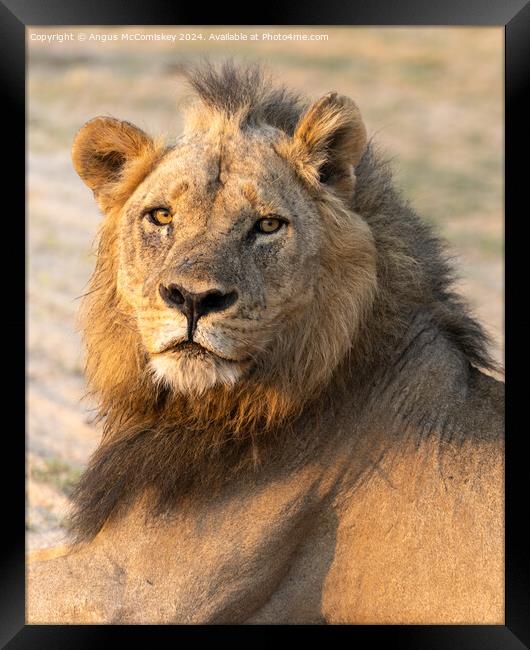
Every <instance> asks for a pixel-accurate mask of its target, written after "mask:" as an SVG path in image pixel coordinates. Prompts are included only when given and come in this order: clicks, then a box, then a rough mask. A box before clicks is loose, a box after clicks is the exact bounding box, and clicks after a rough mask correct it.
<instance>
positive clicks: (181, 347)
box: [155, 341, 240, 363]
mask: <svg viewBox="0 0 530 650" xmlns="http://www.w3.org/2000/svg"><path fill="white" fill-rule="evenodd" d="M171 353H174V354H178V353H181V354H185V355H186V356H188V357H191V358H197V359H204V358H206V357H218V358H219V359H222V360H223V361H230V362H232V363H240V360H238V359H230V358H229V357H225V356H223V355H221V354H219V353H218V352H214V351H213V350H209V349H208V348H205V347H204V346H203V345H200V343H197V342H196V341H173V342H170V343H168V344H167V345H166V346H165V347H164V348H162V349H161V350H159V351H158V352H156V353H155V354H171Z"/></svg>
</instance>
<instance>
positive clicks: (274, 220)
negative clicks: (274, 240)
mask: <svg viewBox="0 0 530 650" xmlns="http://www.w3.org/2000/svg"><path fill="white" fill-rule="evenodd" d="M283 225H285V221H283V220H282V219H278V217H264V218H263V219H260V220H259V221H257V222H256V230H257V231H258V232H262V233H265V234H266V235H270V234H271V233H273V232H276V231H277V230H279V229H280V228H281V227H282V226H283Z"/></svg>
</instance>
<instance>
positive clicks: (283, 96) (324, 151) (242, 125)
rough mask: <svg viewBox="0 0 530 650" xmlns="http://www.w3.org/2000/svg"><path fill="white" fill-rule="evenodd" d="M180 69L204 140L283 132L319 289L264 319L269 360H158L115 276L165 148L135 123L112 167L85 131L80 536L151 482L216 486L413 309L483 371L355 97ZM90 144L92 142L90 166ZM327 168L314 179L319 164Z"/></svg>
mask: <svg viewBox="0 0 530 650" xmlns="http://www.w3.org/2000/svg"><path fill="white" fill-rule="evenodd" d="M188 77H189V81H190V83H191V85H192V86H193V87H194V89H195V91H196V93H197V96H198V98H197V99H198V101H196V103H195V104H194V106H193V108H190V109H189V111H188V121H187V126H186V129H187V132H188V133H190V132H191V133H193V132H194V130H200V129H207V130H208V131H209V132H210V135H211V132H212V129H214V130H215V129H216V128H218V127H220V126H221V125H222V127H223V129H225V130H226V128H230V129H233V131H234V133H237V134H238V137H245V133H246V132H251V131H252V129H254V128H258V129H259V128H261V129H262V130H264V131H263V132H264V133H266V132H267V128H269V127H268V125H270V126H271V127H274V130H275V132H276V133H277V132H278V130H279V131H281V132H282V133H283V136H282V137H280V138H279V139H278V138H276V140H275V142H274V146H275V147H276V150H277V152H278V153H279V155H281V156H282V157H283V160H285V161H286V162H287V163H288V164H289V165H291V166H292V168H293V169H294V170H295V172H296V178H295V179H294V180H293V181H292V183H293V186H292V191H293V192H294V191H295V189H296V191H304V192H305V193H306V196H307V197H308V200H311V201H312V203H313V205H314V206H315V207H316V209H317V210H318V213H319V215H320V218H321V223H322V229H321V233H322V240H321V242H322V243H321V247H320V259H319V271H318V282H316V283H315V289H314V294H313V297H312V301H311V303H310V304H309V305H308V306H307V307H306V308H304V309H303V310H301V311H300V313H297V314H294V315H293V314H290V315H289V317H288V318H286V319H285V320H282V319H281V318H279V319H278V321H277V327H276V328H275V330H274V331H272V330H271V329H270V328H268V327H265V326H264V328H263V332H262V334H261V336H262V338H263V350H264V351H265V352H266V353H264V354H260V353H259V350H258V347H259V346H258V347H256V354H255V355H254V357H253V358H252V360H251V362H249V365H248V366H245V367H243V366H241V367H239V366H231V365H230V362H227V363H224V362H223V361H222V360H217V359H215V360H214V359H213V358H211V359H209V360H208V361H206V362H204V361H201V364H202V365H200V366H199V365H197V363H196V362H195V361H194V359H193V358H181V359H179V360H178V361H175V359H171V358H169V357H165V358H155V359H153V357H152V355H150V353H149V351H148V350H147V348H146V345H145V342H144V341H143V340H142V336H141V333H140V330H139V320H138V315H137V311H135V308H133V307H132V306H131V303H130V300H128V299H127V298H126V296H124V292H123V290H122V289H121V288H120V287H121V286H122V285H120V284H119V283H118V276H119V266H120V259H119V254H118V252H119V250H118V249H119V246H118V241H119V224H120V215H121V212H122V209H123V206H124V205H125V203H126V201H127V199H128V197H129V196H130V195H131V193H132V192H133V190H134V188H135V187H136V186H137V185H138V183H140V182H141V181H142V179H144V178H146V177H148V176H149V174H151V173H152V172H153V170H156V166H157V164H158V162H159V161H160V160H161V159H162V158H163V156H164V155H165V153H166V152H167V150H166V149H165V148H164V146H163V145H162V144H160V143H158V144H157V143H153V142H152V141H151V140H150V139H149V138H148V137H147V136H145V134H143V135H142V132H140V131H139V130H138V132H137V133H136V132H133V134H134V135H133V137H132V139H133V142H132V143H130V142H129V143H128V144H129V146H130V147H132V149H134V152H135V153H134V155H133V157H132V158H126V159H125V162H123V161H122V162H123V164H122V165H121V166H120V165H117V164H116V163H115V161H113V158H112V155H109V153H108V152H109V151H112V149H113V143H112V136H111V135H110V134H109V132H108V129H107V127H106V125H105V130H104V133H103V134H101V133H99V132H98V128H94V129H88V131H81V133H80V136H78V139H77V140H76V142H75V144H74V152H73V158H74V164H75V165H76V168H77V169H78V171H79V173H80V175H81V176H84V179H85V182H87V184H89V185H90V186H91V187H92V189H94V191H95V195H96V199H97V200H98V202H99V204H100V206H101V208H102V210H103V211H104V213H105V218H104V220H103V221H102V224H101V230H100V236H99V247H98V255H97V263H96V268H95V272H94V275H93V277H92V280H91V282H90V286H89V289H88V292H87V294H86V297H85V299H84V303H83V309H82V313H81V323H82V327H83V329H84V334H85V341H86V346H87V365H86V371H87V379H88V382H89V386H90V389H91V391H92V393H93V395H94V396H95V397H96V398H97V400H98V403H99V412H100V415H101V417H102V419H103V421H104V438H103V443H102V445H101V447H100V448H99V449H98V451H97V452H96V454H95V456H94V457H93V459H92V460H91V463H90V465H89V468H88V470H87V472H86V473H85V475H84V477H83V479H82V480H81V482H80V485H79V487H78V489H77V491H76V494H75V495H74V500H75V502H76V514H75V516H74V518H73V528H74V530H75V531H76V533H77V534H78V536H80V537H87V536H88V537H89V536H92V535H94V534H95V533H96V532H97V531H98V530H99V528H100V527H101V526H102V525H103V523H104V522H105V520H106V519H107V518H108V517H109V516H110V515H111V514H112V513H114V512H115V511H116V509H117V508H118V507H119V506H120V505H122V504H123V503H125V502H126V501H127V500H128V499H130V498H132V497H133V496H134V494H137V493H138V492H142V491H144V490H146V489H150V488H152V487H154V488H155V489H157V488H158V491H159V498H160V500H161V501H163V502H164V503H165V504H166V505H167V504H168V503H171V504H175V503H176V502H177V501H178V495H179V494H180V493H182V492H183V491H184V490H186V489H187V488H188V486H189V485H190V483H192V482H194V481H195V482H197V481H199V482H200V483H201V484H203V485H205V484H210V483H215V482H216V481H220V480H225V479H226V478H227V476H233V475H234V472H244V471H247V470H248V469H249V468H252V467H256V464H259V462H260V458H262V455H261V450H262V449H263V448H265V447H266V446H267V444H269V446H270V444H271V443H270V441H271V440H275V437H274V436H277V434H278V432H280V431H281V432H282V435H288V431H289V422H292V421H294V420H295V419H296V418H297V417H299V416H300V415H301V414H302V413H303V412H304V409H306V408H308V407H309V405H311V403H314V401H315V399H316V398H317V397H319V396H325V395H326V393H329V392H330V391H333V390H338V386H340V385H341V383H344V381H346V378H348V377H351V376H357V377H359V378H360V377H363V376H368V373H369V369H370V368H374V367H377V366H378V364H384V363H385V354H386V353H387V352H388V350H391V349H392V347H393V345H394V344H395V342H396V341H397V340H399V338H400V337H401V336H402V335H403V333H404V332H405V330H406V327H407V323H408V321H409V318H410V314H411V313H413V312H414V310H415V309H417V308H418V307H419V306H423V307H426V308H428V309H429V310H430V312H431V313H432V315H433V318H435V319H436V321H437V323H438V325H439V326H440V328H441V329H442V330H443V331H444V332H446V333H447V336H448V337H450V338H451V339H452V340H454V341H455V344H456V345H457V346H458V347H459V349H461V350H462V352H463V353H464V354H465V355H466V356H467V358H468V359H469V360H470V361H471V362H472V363H474V364H475V365H478V366H482V367H490V366H491V361H490V359H489V357H488V355H487V352H486V348H485V338H484V335H483V333H482V330H481V328H480V327H479V326H478V325H477V323H476V322H475V321H474V320H473V319H472V318H471V317H470V316H468V314H467V311H466V308H465V306H464V305H463V303H462V302H461V300H460V299H459V298H458V297H457V296H456V295H455V294H453V293H452V291H451V290H450V284H451V281H452V278H451V271H450V267H449V266H448V264H447V262H446V261H445V259H444V257H443V254H442V252H441V248H440V245H439V243H438V241H437V240H436V238H434V237H433V236H432V234H431V233H430V231H429V230H428V228H427V227H426V226H425V225H424V224H422V223H421V222H420V221H419V220H418V219H417V217H416V216H415V215H414V214H413V213H412V211H411V210H410V209H409V208H408V207H406V206H405V205H403V203H402V202H401V201H400V199H399V198H398V196H397V195H396V193H395V192H394V190H393V189H392V185H391V181H390V174H389V171H388V168H387V166H386V164H385V163H384V162H381V161H380V160H378V158H377V156H375V155H374V153H373V149H372V147H370V146H366V142H365V130H364V126H363V125H362V121H361V119H360V113H359V111H358V109H357V107H356V106H355V104H353V102H351V100H347V99H346V98H341V97H337V96H336V95H330V96H326V98H323V99H322V100H319V102H318V103H317V104H318V106H316V108H315V105H312V106H309V105H308V103H307V102H305V101H302V100H300V99H299V98H297V97H295V96H293V95H291V94H289V93H287V92H286V91H284V90H282V89H280V90H277V89H276V90H275V89H274V88H273V87H271V86H269V85H268V83H267V80H266V79H265V80H264V78H263V77H262V76H261V75H260V74H259V73H258V72H257V71H255V70H252V69H250V71H249V70H240V71H238V70H237V69H236V68H233V67H230V66H226V67H225V68H224V69H222V70H221V71H215V70H213V69H210V68H203V69H198V70H191V71H190V72H188ZM97 126H98V125H97V124H96V127H97ZM85 129H86V127H85ZM102 135H104V138H103V142H102V144H101V137H102ZM114 135H115V134H114ZM121 135H122V136H123V133H122V134H121ZM90 137H92V138H94V139H96V140H98V142H99V143H100V144H99V145H98V147H99V153H98V156H97V157H96V158H93V159H91V158H90V156H89V155H88V153H87V151H90V150H92V151H93V150H94V146H92V147H91V146H90V142H89V143H88V146H87V140H89V141H90ZM127 137H129V136H127ZM115 148H117V149H120V148H122V149H123V145H122V143H121V142H118V143H116V146H115ZM109 160H110V163H109ZM326 164H327V165H328V168H327V169H326V174H327V178H326V183H322V182H320V181H319V172H318V169H319V168H320V169H321V170H322V168H323V166H325V165H326ZM102 165H103V166H102ZM116 169H119V171H118V172H116ZM105 174H107V175H108V177H107V178H105ZM293 178H294V176H293ZM289 182H290V181H289ZM288 189H289V188H288ZM127 281H129V283H130V284H133V281H132V280H131V278H125V279H124V280H123V282H124V285H123V286H125V284H127ZM286 281H287V282H288V281H289V280H288V279H287V280H286ZM241 336H242V337H243V338H244V333H242V335H241ZM277 444H280V443H277ZM153 468H155V469H156V472H155V476H153V471H154V470H153ZM150 472H151V473H150ZM164 472H165V474H164ZM157 476H158V477H159V478H156V477H157ZM157 481H158V484H157Z"/></svg>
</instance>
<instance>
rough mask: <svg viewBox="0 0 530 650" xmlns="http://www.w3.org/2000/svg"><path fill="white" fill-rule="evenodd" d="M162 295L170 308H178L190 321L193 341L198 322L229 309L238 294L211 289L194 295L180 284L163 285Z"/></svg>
mask: <svg viewBox="0 0 530 650" xmlns="http://www.w3.org/2000/svg"><path fill="white" fill-rule="evenodd" d="M159 291H160V295H161V296H162V299H163V300H164V302H165V303H166V305H168V306H169V307H176V308H177V309H178V310H180V311H181V312H182V313H183V314H184V315H185V316H186V318H187V320H188V339H189V340H190V341H191V340H192V339H193V333H194V332H195V328H196V327H197V321H198V320H199V318H200V317H201V316H206V314H211V313H212V312H216V311H223V310H224V309H228V307H230V306H231V305H233V304H234V303H235V301H236V300H237V292H236V291H231V292H230V293H223V292H222V291H219V290H218V289H210V290H209V291H203V292H202V293H192V292H191V291H188V290H187V289H185V288H184V287H182V286H180V285H178V284H168V285H167V286H165V285H163V284H161V285H160V288H159Z"/></svg>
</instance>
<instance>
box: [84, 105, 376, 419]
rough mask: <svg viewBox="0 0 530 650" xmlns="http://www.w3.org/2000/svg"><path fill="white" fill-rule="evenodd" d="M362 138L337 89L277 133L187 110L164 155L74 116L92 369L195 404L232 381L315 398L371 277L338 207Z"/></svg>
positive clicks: (282, 399) (122, 127) (355, 227)
mask: <svg viewBox="0 0 530 650" xmlns="http://www.w3.org/2000/svg"><path fill="white" fill-rule="evenodd" d="M365 144H366V135H365V129H364V125H363V123H362V120H361V119H360V115H359V111H358V109H357V107H356V106H355V104H354V103H353V102H352V101H351V100H349V99H347V98H345V97H338V96H337V95H335V94H332V95H326V96H325V97H323V98H322V99H321V100H319V101H317V102H315V103H314V104H313V105H312V106H310V107H309V109H307V110H306V112H305V113H303V114H301V115H300V117H299V121H298V125H297V126H296V128H295V129H294V131H293V132H289V133H287V132H286V131H285V130H282V129H280V128H277V127H275V126H273V125H271V124H270V123H268V122H267V121H266V120H262V119H257V118H256V119H255V120H246V119H245V116H244V111H243V110H242V111H241V112H240V113H239V114H230V115H229V114H226V113H223V112H222V111H219V110H215V109H211V108H210V107H208V106H204V105H200V106H199V108H198V109H195V110H194V111H193V112H190V113H189V114H188V116H187V122H186V129H185V131H184V134H183V136H182V137H181V138H180V140H179V141H178V142H177V144H176V145H175V146H174V147H172V148H170V149H166V148H164V147H162V146H161V145H158V144H157V143H155V142H153V140H151V138H149V137H148V136H147V135H146V134H145V133H143V131H141V130H140V129H138V128H137V127H134V126H133V125H131V124H128V123H126V122H120V121H119V120H115V119H113V118H95V119H94V120H91V121H90V122H88V123H87V124H86V125H85V126H84V127H83V128H82V129H81V131H80V132H79V134H78V136H77V138H76V140H75V142H74V147H73V160H74V165H75V167H76V170H77V171H78V173H79V174H80V176H81V177H82V178H83V180H84V181H85V182H86V183H87V185H88V186H89V187H90V188H92V190H93V191H94V193H95V196H96V199H97V200H98V203H99V204H100V206H101V207H102V209H103V211H104V212H105V213H106V222H105V223H106V225H104V227H103V235H102V239H101V244H100V253H99V260H98V268H97V270H96V274H95V279H94V287H95V291H96V293H95V294H94V297H93V298H92V299H91V304H94V305H95V307H94V308H93V309H92V312H91V314H92V315H91V314H89V318H91V319H92V322H93V323H95V317H94V314H96V313H97V315H98V319H100V320H99V321H98V323H99V327H100V329H101V328H103V329H104V327H106V328H107V329H108V330H109V332H110V333H109V334H108V335H107V338H106V341H105V343H106V346H107V351H106V353H105V355H104V356H103V357H101V362H100V363H99V365H97V364H96V362H95V361H94V364H93V366H92V367H93V374H94V375H97V376H98V377H99V376H101V378H102V379H101V381H102V383H106V382H107V378H108V377H109V375H111V374H112V375H113V376H114V377H115V381H117V378H118V377H119V378H120V381H119V382H118V384H119V385H120V386H121V385H123V387H124V388H123V390H124V392H126V390H125V387H126V384H127V382H128V381H129V378H128V374H131V373H133V374H136V375H138V376H140V375H141V376H142V377H144V375H145V373H144V371H145V370H147V371H148V372H147V375H146V376H148V377H149V378H150V381H154V382H155V383H159V384H163V385H165V386H166V387H169V388H170V389H172V391H173V392H174V394H179V395H192V396H195V397H197V396H200V395H202V394H204V393H205V392H207V391H208V390H209V389H211V388H214V387H224V388H225V389H229V390H231V389H232V388H233V387H234V386H236V385H238V384H241V382H242V379H243V378H244V377H246V378H247V379H248V382H247V383H248V385H252V386H253V387H254V388H255V387H256V386H257V387H261V388H263V387H266V388H267V390H269V391H270V390H273V391H274V394H275V398H274V399H275V401H276V404H277V405H278V404H280V403H285V404H287V403H288V402H289V400H290V402H291V403H294V401H295V400H298V402H300V400H301V399H304V398H306V396H308V395H310V394H311V393H312V392H315V391H316V389H317V387H319V386H322V385H323V383H324V382H326V381H327V380H329V377H330V376H331V373H332V372H333V370H334V368H335V367H336V365H337V364H338V363H339V361H340V360H341V358H342V357H343V356H344V355H345V354H346V352H347V351H348V349H349V348H350V347H351V345H352V341H353V339H354V337H355V335H356V332H357V330H358V328H359V323H360V322H361V320H362V318H363V315H364V314H365V313H366V310H367V309H368V307H369V306H370V304H371V300H372V296H373V292H374V287H375V283H376V271H375V249H374V242H373V238H372V235H371V232H370V229H369V228H368V226H367V224H366V223H365V222H364V221H363V220H362V219H361V218H360V217H359V215H356V214H355V213H354V212H352V211H351V208H350V206H351V200H352V196H353V191H354V185H355V174H354V168H355V165H356V163H357V162H358V160H359V158H360V156H361V155H362V153H363V151H364V147H365ZM102 285H103V286H105V287H107V289H106V293H105V294H103V293H101V292H100V293H98V291H100V289H99V288H98V287H101V286H102ZM104 295H106V296H107V297H106V300H107V303H108V304H109V305H111V306H109V307H108V308H109V309H111V310H112V309H113V310H114V313H113V314H108V315H107V314H106V311H105V309H106V306H105V304H104V300H105V298H104V297H103V296H104ZM104 323H106V325H104ZM120 328H121V329H120ZM96 330H97V326H96V325H94V324H93V325H92V326H91V327H90V328H89V331H90V336H91V337H92V338H91V341H93V345H94V346H95V347H96V348H98V349H99V348H100V347H101V338H99V337H100V334H98V333H97V331H96ZM110 336H112V337H113V338H112V341H113V342H112V345H110V343H109V340H110ZM125 340H127V341H128V342H129V348H131V347H132V348H133V349H126V347H127V345H126V343H124V342H122V341H125ZM108 348H112V349H108ZM98 354H99V352H98ZM124 357H130V363H129V364H126V363H125V362H124ZM94 358H96V357H95V355H94ZM97 358H99V357H97ZM101 363H103V364H105V365H106V366H108V368H106V369H102V367H101ZM111 368H112V370H111ZM250 394H251V393H249V395H250ZM269 394H270V393H269ZM295 395H296V397H294V396H295ZM248 399H249V400H251V397H248ZM260 408H262V409H266V408H267V407H266V405H265V404H263V405H261V407H260ZM277 408H279V407H277ZM282 408H283V407H282Z"/></svg>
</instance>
